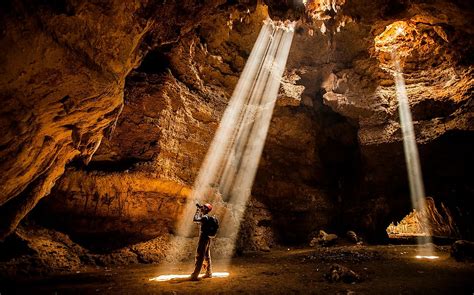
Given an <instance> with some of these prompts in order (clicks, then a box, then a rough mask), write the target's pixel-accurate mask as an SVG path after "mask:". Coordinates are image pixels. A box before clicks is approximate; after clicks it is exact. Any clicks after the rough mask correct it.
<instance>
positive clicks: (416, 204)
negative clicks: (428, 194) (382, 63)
mask: <svg viewBox="0 0 474 295" xmlns="http://www.w3.org/2000/svg"><path fill="white" fill-rule="evenodd" d="M392 59H393V60H394V63H395V71H394V72H393V76H394V79H395V87H396V92H397V98H398V111H399V113H400V125H401V129H402V134H403V149H404V151H405V161H406V165H407V172H408V180H409V183H410V196H411V202H412V205H413V208H414V209H416V210H417V211H418V212H421V213H422V214H420V215H421V218H422V224H425V225H426V227H427V228H426V230H427V236H426V237H423V238H422V237H417V240H418V245H419V250H420V251H421V252H422V253H423V254H424V255H423V256H433V255H432V253H433V251H434V249H433V247H432V246H431V245H432V244H431V229H430V225H429V220H428V219H427V216H426V214H424V212H425V208H426V201H425V188H424V185H423V176H422V174H421V166H420V157H419V155H418V147H417V145H416V138H415V130H414V127H413V120H412V116H411V111H410V105H409V102H408V95H407V90H406V87H405V79H404V78H403V74H402V71H403V69H402V67H401V65H400V60H399V58H398V56H396V54H395V53H392ZM427 239H428V240H427ZM422 241H424V242H425V243H426V242H427V243H428V246H425V247H423V248H422V247H421V246H420V244H421V243H422Z"/></svg>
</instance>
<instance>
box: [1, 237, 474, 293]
mask: <svg viewBox="0 0 474 295" xmlns="http://www.w3.org/2000/svg"><path fill="white" fill-rule="evenodd" d="M447 250H448V249H447V248H446V247H444V248H440V247H438V248H437V252H436V255H439V256H440V258H439V259H438V260H435V261H427V260H418V259H415V258H414V256H415V255H416V252H417V248H416V246H404V245H396V246H395V245H389V246H336V247H330V248H298V249H293V248H292V249H287V248H284V249H283V248H279V249H274V250H272V251H271V252H268V253H263V252H260V253H250V254H246V255H244V256H242V257H237V258H235V259H233V260H232V263H231V265H230V266H229V267H226V266H225V265H224V264H223V263H224V262H223V261H222V260H215V261H214V271H216V272H218V271H226V270H227V271H229V272H230V276H229V277H228V278H212V279H204V280H200V281H197V282H193V281H188V280H175V281H167V282H156V281H150V279H151V278H153V277H156V276H158V275H160V274H172V273H173V274H186V273H189V271H190V268H192V262H189V263H186V264H185V263H182V264H179V265H176V266H173V267H169V268H168V269H166V270H165V269H163V267H160V266H158V265H145V266H143V265H142V266H133V267H120V268H113V269H111V268H96V269H91V270H89V271H87V272H83V273H75V274H67V275H64V274H63V275H54V276H50V277H42V278H28V279H18V280H15V281H9V282H5V281H4V282H3V283H2V286H0V294H1V295H5V294H156V293H158V294H183V293H184V294H187V293H193V294H203V293H207V294H219V293H244V294H264V293H265V294H275V293H277V294H474V263H472V262H456V261H455V260H454V259H452V258H450V257H449V252H448V251H447ZM333 263H339V264H341V265H344V266H347V267H349V268H351V269H352V270H354V271H356V272H357V273H358V274H359V275H360V276H361V277H362V281H361V282H358V283H354V284H346V283H343V282H338V283H331V282H328V281H327V280H326V279H325V276H324V274H325V273H328V271H329V267H330V266H331V264H333Z"/></svg>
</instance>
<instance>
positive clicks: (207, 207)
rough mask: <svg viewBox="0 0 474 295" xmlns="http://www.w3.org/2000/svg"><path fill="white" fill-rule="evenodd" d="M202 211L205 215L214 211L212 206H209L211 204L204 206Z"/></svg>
mask: <svg viewBox="0 0 474 295" xmlns="http://www.w3.org/2000/svg"><path fill="white" fill-rule="evenodd" d="M201 210H202V212H203V213H204V214H207V213H209V212H211V210H212V205H211V204H209V203H206V204H204V205H202V209H201Z"/></svg>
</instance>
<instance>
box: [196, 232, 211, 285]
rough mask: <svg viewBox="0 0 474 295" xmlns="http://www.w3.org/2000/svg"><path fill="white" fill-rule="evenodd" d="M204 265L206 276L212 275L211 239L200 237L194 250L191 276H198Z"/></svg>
mask: <svg viewBox="0 0 474 295" xmlns="http://www.w3.org/2000/svg"><path fill="white" fill-rule="evenodd" d="M203 264H204V269H205V270H206V274H212V270H211V238H209V237H207V236H203V235H200V236H199V243H198V247H197V250H196V262H195V266H194V271H193V275H194V276H198V275H199V273H200V272H201V268H202V266H203Z"/></svg>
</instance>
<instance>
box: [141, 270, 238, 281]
mask: <svg viewBox="0 0 474 295" xmlns="http://www.w3.org/2000/svg"><path fill="white" fill-rule="evenodd" d="M203 276H204V275H203V274H202V275H199V278H202V277H203ZM228 276H229V273H228V272H213V273H212V278H226V277H228ZM190 278H191V276H190V275H189V274H187V275H178V274H171V275H160V276H157V277H154V278H151V279H149V281H156V282H166V281H171V280H175V279H190Z"/></svg>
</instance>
